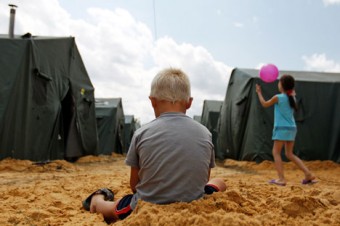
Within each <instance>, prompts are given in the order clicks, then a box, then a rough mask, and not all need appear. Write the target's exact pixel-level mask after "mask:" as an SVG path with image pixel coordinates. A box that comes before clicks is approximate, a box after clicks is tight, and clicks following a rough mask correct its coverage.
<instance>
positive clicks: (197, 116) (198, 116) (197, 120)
mask: <svg viewBox="0 0 340 226" xmlns="http://www.w3.org/2000/svg"><path fill="white" fill-rule="evenodd" d="M193 119H194V120H195V121H196V122H199V123H201V116H200V115H194V117H193Z"/></svg>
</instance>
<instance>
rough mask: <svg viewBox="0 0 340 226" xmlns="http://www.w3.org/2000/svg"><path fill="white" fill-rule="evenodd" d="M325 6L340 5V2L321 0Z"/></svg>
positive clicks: (338, 0) (337, 0)
mask: <svg viewBox="0 0 340 226" xmlns="http://www.w3.org/2000/svg"><path fill="white" fill-rule="evenodd" d="M322 2H323V4H324V5H325V6H329V5H335V4H340V0H322Z"/></svg>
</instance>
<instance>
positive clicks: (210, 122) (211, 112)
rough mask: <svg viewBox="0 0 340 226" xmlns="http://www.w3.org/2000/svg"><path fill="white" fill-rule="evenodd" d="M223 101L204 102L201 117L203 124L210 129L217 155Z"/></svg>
mask: <svg viewBox="0 0 340 226" xmlns="http://www.w3.org/2000/svg"><path fill="white" fill-rule="evenodd" d="M222 104H223V101H219V100H204V101H203V109H202V116H201V124H202V125H204V126H205V127H207V128H208V130H209V131H210V132H211V135H212V142H213V144H214V146H215V154H216V145H217V144H216V141H217V135H218V127H217V126H218V124H217V122H218V120H219V117H220V111H221V107H222Z"/></svg>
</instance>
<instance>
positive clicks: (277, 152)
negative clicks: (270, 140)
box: [273, 140, 286, 184]
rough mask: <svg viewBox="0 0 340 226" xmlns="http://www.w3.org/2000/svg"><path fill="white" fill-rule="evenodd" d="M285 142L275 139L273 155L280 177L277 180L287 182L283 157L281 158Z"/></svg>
mask: <svg viewBox="0 0 340 226" xmlns="http://www.w3.org/2000/svg"><path fill="white" fill-rule="evenodd" d="M283 144H284V141H280V140H274V146H273V157H274V163H275V168H276V171H277V175H278V176H279V179H278V180H277V182H278V183H282V184H285V183H286V179H285V177H284V174H283V163H282V158H281V151H282V147H283Z"/></svg>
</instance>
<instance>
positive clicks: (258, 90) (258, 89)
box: [256, 84, 262, 93]
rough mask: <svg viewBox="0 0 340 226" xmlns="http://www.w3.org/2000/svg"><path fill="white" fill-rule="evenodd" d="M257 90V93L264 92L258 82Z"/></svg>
mask: <svg viewBox="0 0 340 226" xmlns="http://www.w3.org/2000/svg"><path fill="white" fill-rule="evenodd" d="M256 92H257V93H262V90H261V86H260V85H258V84H256Z"/></svg>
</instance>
